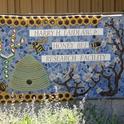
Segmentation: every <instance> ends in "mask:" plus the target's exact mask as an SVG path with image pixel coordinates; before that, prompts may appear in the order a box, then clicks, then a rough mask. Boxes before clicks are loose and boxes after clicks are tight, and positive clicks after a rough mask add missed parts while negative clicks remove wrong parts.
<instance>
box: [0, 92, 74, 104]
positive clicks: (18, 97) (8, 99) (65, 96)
mask: <svg viewBox="0 0 124 124" xmlns="http://www.w3.org/2000/svg"><path fill="white" fill-rule="evenodd" d="M46 99H47V100H48V101H69V100H72V99H73V97H72V95H71V94H70V93H69V92H65V93H55V94H9V93H6V92H2V93H0V103H19V102H32V101H35V102H43V101H44V100H46Z"/></svg>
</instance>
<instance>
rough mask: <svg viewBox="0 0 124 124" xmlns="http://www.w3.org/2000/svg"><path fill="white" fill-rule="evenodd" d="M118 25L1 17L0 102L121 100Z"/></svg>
mask: <svg viewBox="0 0 124 124" xmlns="http://www.w3.org/2000/svg"><path fill="white" fill-rule="evenodd" d="M123 21H124V16H123V15H66V16H16V15H7V16H6V15H1V16H0V92H1V93H0V94H1V95H0V100H1V101H3V102H5V101H10V102H11V95H12V94H14V95H16V98H15V99H16V101H18V100H20V99H21V98H22V96H23V95H24V98H25V99H26V100H29V101H30V100H31V99H32V98H33V96H35V98H36V99H37V101H38V100H39V101H40V100H41V99H42V98H43V94H44V95H46V94H47V95H48V96H47V97H50V94H51V95H53V94H54V97H55V94H57V93H58V94H59V96H61V97H60V98H63V94H64V97H66V96H68V100H69V99H70V98H71V97H73V98H77V99H78V98H83V97H84V96H85V95H87V96H88V97H111V96H112V97H123V96H124V84H123V80H124V78H123V77H124V73H123V68H124V56H123V54H124V23H123ZM22 94H23V95H22ZM37 94H38V95H37ZM7 95H8V97H6V96H7ZM19 95H21V96H20V97H19ZM3 97H4V99H3ZM17 99H18V100H17ZM64 99H65V98H63V100H64Z"/></svg>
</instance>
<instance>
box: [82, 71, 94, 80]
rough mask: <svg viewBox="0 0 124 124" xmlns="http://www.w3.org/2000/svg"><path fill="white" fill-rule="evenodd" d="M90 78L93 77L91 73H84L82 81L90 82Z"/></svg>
mask: <svg viewBox="0 0 124 124" xmlns="http://www.w3.org/2000/svg"><path fill="white" fill-rule="evenodd" d="M92 76H93V73H90V72H88V73H85V74H84V75H83V79H84V80H85V81H87V82H88V81H90V80H91V77H92Z"/></svg>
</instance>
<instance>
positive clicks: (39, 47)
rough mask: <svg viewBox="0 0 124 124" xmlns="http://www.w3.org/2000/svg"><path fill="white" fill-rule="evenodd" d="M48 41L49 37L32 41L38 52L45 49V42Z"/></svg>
mask: <svg viewBox="0 0 124 124" xmlns="http://www.w3.org/2000/svg"><path fill="white" fill-rule="evenodd" d="M46 42H47V39H43V40H39V41H36V42H33V43H32V46H33V49H35V51H36V53H37V54H38V53H40V52H41V51H44V50H45V49H44V47H43V44H45V43H46Z"/></svg>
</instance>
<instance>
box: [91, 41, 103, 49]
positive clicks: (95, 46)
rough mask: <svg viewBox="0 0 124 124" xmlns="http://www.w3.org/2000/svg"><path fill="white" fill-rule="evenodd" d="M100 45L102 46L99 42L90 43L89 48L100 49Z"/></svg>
mask: <svg viewBox="0 0 124 124" xmlns="http://www.w3.org/2000/svg"><path fill="white" fill-rule="evenodd" d="M101 44H102V43H101V42H100V41H96V42H93V43H91V47H92V48H97V47H100V46H101Z"/></svg>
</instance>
